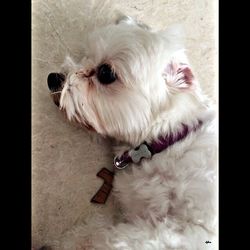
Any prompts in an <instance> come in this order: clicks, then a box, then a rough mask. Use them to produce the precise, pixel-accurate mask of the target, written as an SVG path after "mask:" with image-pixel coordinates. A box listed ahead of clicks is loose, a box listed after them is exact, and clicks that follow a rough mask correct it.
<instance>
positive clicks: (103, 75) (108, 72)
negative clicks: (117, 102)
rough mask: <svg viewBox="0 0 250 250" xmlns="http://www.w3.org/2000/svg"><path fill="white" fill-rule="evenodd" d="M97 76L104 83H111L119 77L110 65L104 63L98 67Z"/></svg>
mask: <svg viewBox="0 0 250 250" xmlns="http://www.w3.org/2000/svg"><path fill="white" fill-rule="evenodd" d="M97 78H98V80H99V81H100V83H102V84H110V83H112V82H114V81H115V80H116V79H117V76H116V74H115V73H114V72H113V70H112V69H111V67H110V65H108V64H102V65H101V66H99V67H98V70H97Z"/></svg>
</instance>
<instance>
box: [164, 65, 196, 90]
mask: <svg viewBox="0 0 250 250" xmlns="http://www.w3.org/2000/svg"><path fill="white" fill-rule="evenodd" d="M163 78H164V79H165V82H166V84H167V85H168V86H169V87H172V88H175V89H180V90H183V89H193V87H194V83H195V78H194V75H193V72H192V70H191V67H190V66H189V65H188V64H186V63H178V62H175V61H170V62H169V63H168V64H167V65H166V67H165V69H164V72H163Z"/></svg>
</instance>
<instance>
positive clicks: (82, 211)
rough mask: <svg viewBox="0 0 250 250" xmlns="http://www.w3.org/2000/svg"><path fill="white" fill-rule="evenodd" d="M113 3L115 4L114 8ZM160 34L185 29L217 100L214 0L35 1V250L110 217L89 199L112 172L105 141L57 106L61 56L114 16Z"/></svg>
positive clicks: (110, 208)
mask: <svg viewBox="0 0 250 250" xmlns="http://www.w3.org/2000/svg"><path fill="white" fill-rule="evenodd" d="M114 2H115V4H116V6H115V5H114ZM115 9H117V10H118V11H121V12H122V13H124V14H127V15H130V16H133V17H135V18H136V19H138V20H140V21H142V22H145V23H146V24H148V25H149V26H151V27H153V28H154V29H156V30H159V29H164V28H165V27H167V26H168V25H170V24H175V23H179V24H182V25H183V27H184V30H185V32H186V48H187V54H188V56H189V59H190V62H191V64H192V66H193V70H194V72H195V75H196V77H197V78H198V80H199V82H200V84H201V86H202V88H203V89H204V91H205V92H206V93H207V95H208V96H210V97H211V98H212V100H213V101H214V102H215V103H216V101H217V99H216V97H217V66H218V63H217V11H218V8H217V2H216V1H215V0H212V1H211V0H151V1H149V0H148V1H145V0H126V1H125V0H117V1H113V3H112V1H110V2H109V1H101V0H99V1H90V0H71V1H66V0H54V1H52V0H33V1H32V245H33V247H36V248H37V247H40V246H42V245H44V244H48V245H49V244H50V243H51V242H52V241H53V240H55V239H57V238H60V237H63V235H64V234H65V232H67V230H69V229H71V228H72V227H73V226H74V225H76V224H78V223H83V222H84V219H85V218H87V217H88V216H94V215H95V214H96V213H100V212H101V213H106V214H112V213H114V211H115V208H114V207H115V203H114V201H113V199H112V197H110V199H109V200H108V202H107V204H106V205H105V206H98V205H93V204H91V203H90V202H89V200H90V199H91V197H92V196H93V195H94V193H95V192H96V191H97V189H98V188H99V187H100V186H101V184H102V180H100V179H98V178H97V177H96V173H97V172H98V170H99V169H101V168H102V167H109V168H110V167H111V166H112V161H113V160H112V158H111V155H110V151H109V145H108V142H107V141H103V140H101V141H100V142H96V141H93V140H91V139H90V137H89V136H88V135H87V133H85V132H84V131H83V130H82V129H81V128H79V127H77V126H75V125H72V124H70V123H69V122H67V121H66V119H65V117H64V116H63V115H62V114H61V113H60V112H59V110H58V109H57V107H56V106H55V105H54V104H53V102H52V100H51V98H50V95H49V91H48V88H47V82H46V80H47V75H48V74H49V73H50V72H56V71H58V69H59V67H60V64H61V63H62V62H63V60H64V57H65V56H66V55H67V54H69V55H71V56H73V57H74V58H75V59H80V58H81V56H82V51H81V48H82V44H81V40H82V39H81V37H83V36H84V35H85V34H86V33H87V32H88V30H91V29H93V28H94V27H96V26H99V25H102V24H105V23H109V22H112V21H113V20H114V19H115V18H116V15H117V12H116V11H115Z"/></svg>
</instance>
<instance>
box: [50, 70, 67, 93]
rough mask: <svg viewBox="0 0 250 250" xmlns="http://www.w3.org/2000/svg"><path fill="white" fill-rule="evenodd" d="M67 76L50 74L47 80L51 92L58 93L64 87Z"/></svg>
mask: <svg viewBox="0 0 250 250" xmlns="http://www.w3.org/2000/svg"><path fill="white" fill-rule="evenodd" d="M64 80H65V76H64V75H63V74H61V73H50V74H49V75H48V78H47V82H48V87H49V89H50V91H51V92H56V91H58V90H60V88H61V87H62V83H63V82H64Z"/></svg>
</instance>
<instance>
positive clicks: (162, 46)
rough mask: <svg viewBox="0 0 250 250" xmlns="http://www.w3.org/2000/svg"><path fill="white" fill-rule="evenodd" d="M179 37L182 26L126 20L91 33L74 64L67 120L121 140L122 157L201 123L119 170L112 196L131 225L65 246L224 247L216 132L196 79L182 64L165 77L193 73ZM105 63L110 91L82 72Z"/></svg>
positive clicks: (97, 222)
mask: <svg viewBox="0 0 250 250" xmlns="http://www.w3.org/2000/svg"><path fill="white" fill-rule="evenodd" d="M126 20H127V21H126ZM178 39H179V38H178V32H175V29H171V30H166V31H162V32H152V31H150V30H149V29H148V28H147V27H144V26H143V25H137V24H136V22H134V21H132V20H131V19H130V18H127V19H126V18H125V19H122V20H121V22H120V23H119V24H112V25H108V26H106V27H103V28H100V29H97V30H95V31H94V32H93V33H91V34H89V35H88V36H87V37H86V39H85V41H84V43H85V50H84V51H86V54H85V55H84V58H83V59H82V60H81V61H80V62H78V63H76V62H74V60H72V59H71V58H70V57H68V58H67V59H66V61H65V63H64V65H63V71H64V72H67V80H66V83H65V85H64V88H63V91H62V95H61V100H60V107H61V108H62V109H64V110H65V111H66V113H67V116H68V118H69V119H73V118H75V119H76V120H77V121H78V122H79V123H82V124H90V125H91V126H92V127H93V128H94V129H95V130H96V131H97V132H98V133H99V134H101V135H103V136H104V137H112V138H115V139H117V141H119V142H120V143H119V145H120V146H119V147H116V148H115V149H114V150H115V153H116V154H122V152H123V150H124V149H125V148H131V147H135V146H138V145H139V144H140V143H142V142H143V141H144V140H146V141H151V140H156V139H157V137H158V136H160V135H165V134H168V133H170V132H172V133H175V132H177V131H178V130H179V128H180V126H181V123H185V124H187V125H190V126H192V125H195V124H197V123H198V120H202V121H203V125H202V127H201V128H200V129H199V130H197V131H195V132H192V133H190V134H189V135H188V136H187V137H186V138H185V139H184V140H183V141H181V142H178V143H175V144H174V145H173V146H171V147H170V148H169V149H167V150H165V151H162V152H161V153H159V154H156V155H154V156H153V158H152V159H151V160H143V161H142V162H141V164H140V165H132V164H131V165H130V166H129V167H128V168H127V169H125V170H122V171H120V172H117V173H116V175H115V181H114V189H113V195H114V196H115V197H116V199H117V201H118V202H119V204H120V205H121V208H122V213H123V219H121V220H120V221H119V222H116V223H114V221H113V219H112V218H103V217H102V216H101V215H100V216H99V217H95V218H90V220H89V221H87V222H86V225H80V226H78V227H76V228H75V229H73V230H72V231H71V232H69V233H68V236H67V237H66V238H65V239H63V240H62V241H60V242H58V244H57V249H105V250H111V249H119V250H123V249H124V250H129V249H131V250H132V249H133V250H134V249H135V250H136V249H138V250H141V249H144V250H145V249H150V250H152V249H155V250H156V249H157V250H161V249H162V250H163V249H164V250H166V249H182V250H184V249H190V250H191V249H192V250H196V249H197V250H198V249H216V248H217V236H216V235H217V196H216V194H217V169H216V152H217V150H216V133H215V132H216V130H217V125H216V123H215V122H214V113H213V110H212V108H211V107H210V104H209V101H208V100H207V99H206V97H205V96H203V95H202V93H201V91H200V89H199V85H198V82H197V81H196V79H193V81H192V84H187V83H186V82H184V81H183V79H184V78H183V74H182V73H178V74H177V72H175V70H174V67H172V69H173V70H166V67H169V65H171V64H173V65H177V67H178V65H187V66H188V67H189V68H190V65H189V63H188V60H187V58H186V56H185V51H184V49H183V46H182V42H181V41H179V40H178ZM102 63H108V64H110V65H111V66H112V68H113V70H114V71H115V72H116V74H117V75H118V80H116V82H114V83H112V84H110V85H106V86H104V85H101V84H100V83H99V82H98V79H97V78H96V75H94V76H93V77H91V80H90V79H89V78H83V77H81V76H78V75H76V74H75V73H76V72H78V71H79V70H80V71H84V72H88V71H91V70H92V69H96V68H97V67H98V65H100V64H102ZM170 69H171V68H170ZM91 81H92V82H91ZM123 145H125V146H123ZM205 241H211V243H208V244H206V243H205Z"/></svg>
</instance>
